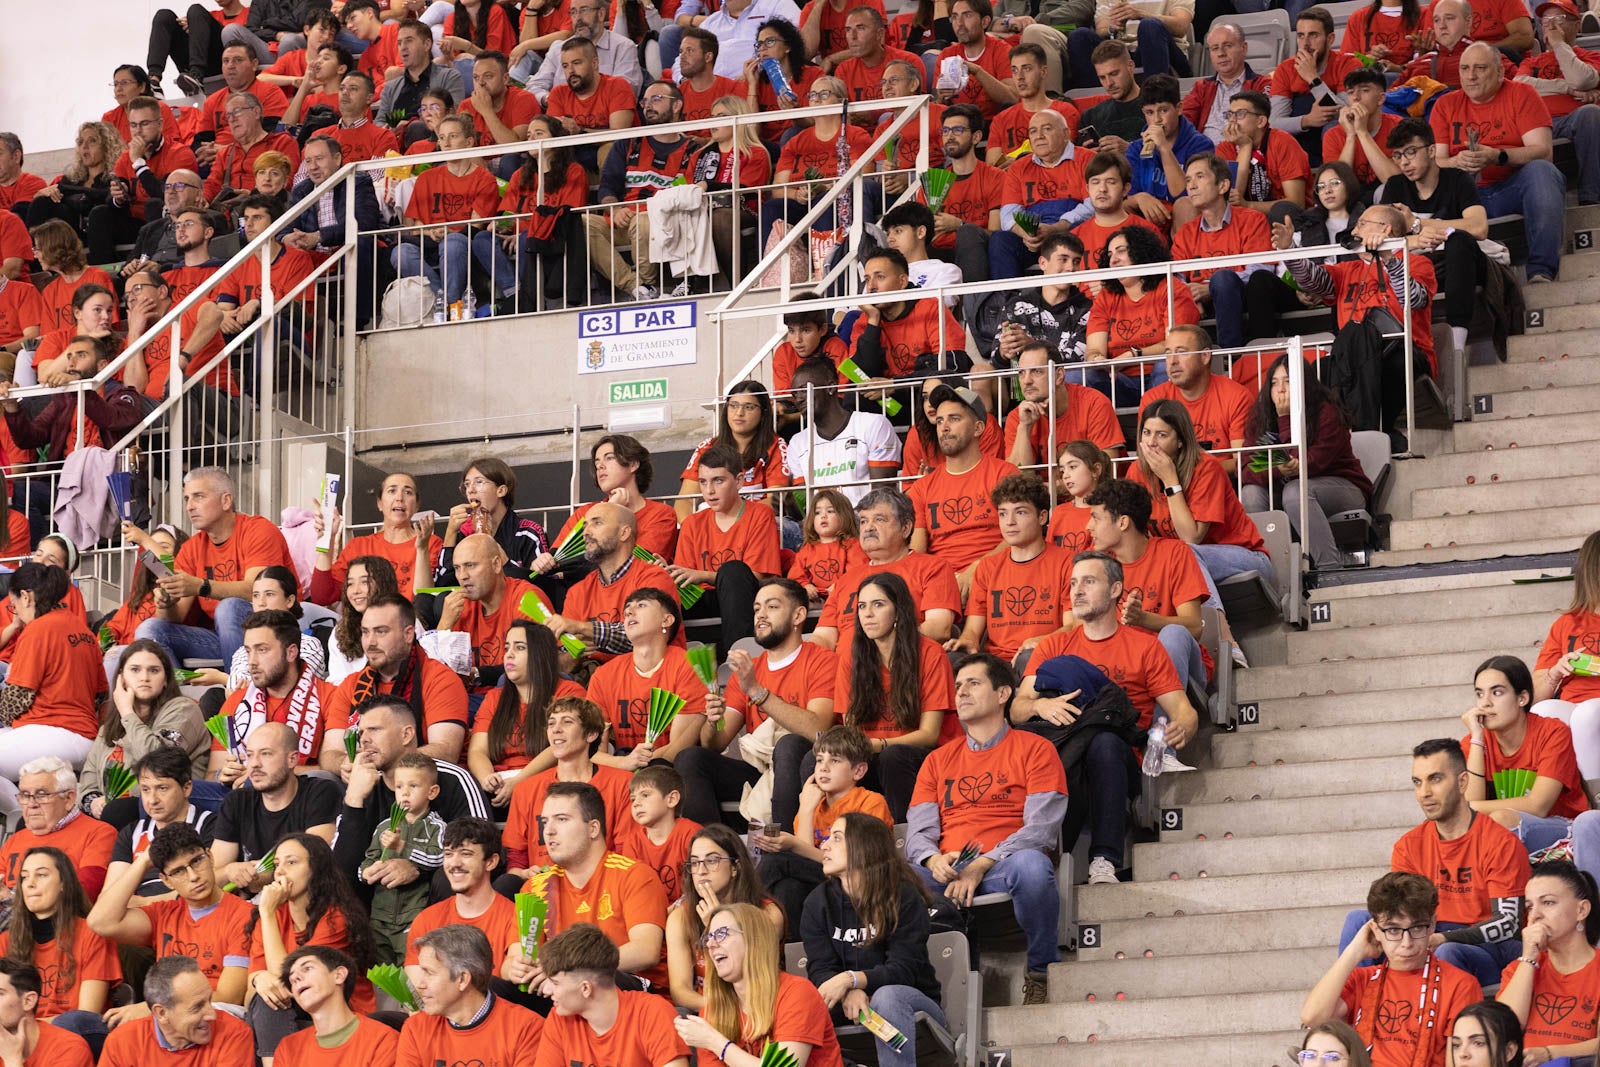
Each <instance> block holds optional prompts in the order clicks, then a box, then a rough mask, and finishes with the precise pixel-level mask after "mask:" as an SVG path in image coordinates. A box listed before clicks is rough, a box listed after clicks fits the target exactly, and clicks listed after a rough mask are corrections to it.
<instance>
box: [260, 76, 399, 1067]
mask: <svg viewBox="0 0 1600 1067" xmlns="http://www.w3.org/2000/svg"><path fill="white" fill-rule="evenodd" d="M291 54H292V53H291ZM356 1018H357V1022H356V1030H355V1033H353V1034H351V1035H350V1036H349V1037H348V1038H346V1039H345V1041H344V1043H343V1044H341V1045H336V1046H334V1047H333V1048H323V1047H322V1045H320V1044H319V1043H318V1042H317V1031H316V1028H315V1027H312V1026H308V1027H306V1028H305V1029H304V1030H297V1031H295V1032H294V1033H292V1034H290V1035H289V1036H288V1037H286V1038H284V1039H283V1040H282V1041H280V1042H278V1050H277V1051H276V1052H275V1053H273V1058H272V1062H273V1063H275V1064H277V1063H281V1064H283V1067H350V1065H351V1064H358V1063H360V1064H368V1063H370V1064H379V1063H386V1064H387V1063H394V1062H395V1057H396V1054H397V1053H398V1052H399V1048H400V1035H399V1034H397V1033H395V1032H394V1029H393V1028H392V1027H389V1026H386V1025H384V1024H383V1023H380V1022H378V1021H377V1020H376V1019H368V1018H366V1017H365V1016H357V1017H356Z"/></svg>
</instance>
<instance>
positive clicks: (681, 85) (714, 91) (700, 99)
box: [678, 74, 747, 132]
mask: <svg viewBox="0 0 1600 1067" xmlns="http://www.w3.org/2000/svg"><path fill="white" fill-rule="evenodd" d="M678 92H680V93H682V94H683V117H684V119H685V121H687V120H690V119H708V118H710V117H711V105H712V104H715V103H716V102H717V100H718V99H719V98H720V97H724V96H730V95H731V96H737V97H740V98H741V99H742V98H743V97H744V96H745V94H746V92H747V90H746V89H745V85H744V82H742V81H738V80H735V79H733V78H729V77H726V76H725V75H722V74H713V75H711V85H710V86H709V87H708V88H706V89H703V90H702V89H696V88H695V87H694V83H692V82H691V81H690V80H689V79H688V78H684V79H682V80H680V81H679V82H678ZM697 132H704V131H697Z"/></svg>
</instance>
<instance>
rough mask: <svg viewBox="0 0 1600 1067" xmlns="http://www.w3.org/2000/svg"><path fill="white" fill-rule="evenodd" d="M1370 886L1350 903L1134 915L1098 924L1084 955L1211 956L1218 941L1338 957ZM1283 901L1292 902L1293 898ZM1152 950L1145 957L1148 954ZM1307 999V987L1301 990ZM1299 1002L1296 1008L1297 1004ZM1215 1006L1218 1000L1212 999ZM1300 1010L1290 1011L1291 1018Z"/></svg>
mask: <svg viewBox="0 0 1600 1067" xmlns="http://www.w3.org/2000/svg"><path fill="white" fill-rule="evenodd" d="M1366 898H1367V894H1366V890H1365V889H1363V890H1362V891H1361V893H1360V894H1359V895H1357V896H1355V897H1352V898H1351V899H1350V900H1349V901H1348V902H1347V903H1344V904H1341V905H1334V906H1328V907H1320V908H1281V909H1277V910H1274V911H1236V912H1229V913H1227V914H1224V915H1186V916H1183V917H1181V918H1166V919H1134V920H1131V921H1127V922H1107V923H1100V924H1099V926H1100V929H1099V931H1098V934H1097V937H1098V939H1099V941H1100V943H1101V947H1100V948H1098V949H1087V950H1086V949H1085V948H1084V947H1083V941H1082V936H1081V935H1082V930H1081V927H1080V931H1079V933H1080V938H1079V942H1078V958H1079V959H1080V960H1091V959H1094V960H1105V959H1116V958H1117V954H1118V953H1119V952H1120V953H1121V954H1122V956H1123V958H1125V959H1131V958H1134V957H1143V958H1145V959H1163V958H1165V959H1174V958H1177V957H1180V956H1191V955H1209V954H1211V953H1213V952H1215V951H1216V949H1217V946H1219V945H1228V946H1229V947H1231V948H1232V949H1233V950H1234V951H1236V952H1264V951H1268V950H1274V949H1285V948H1316V947H1318V946H1325V947H1326V949H1327V953H1328V962H1329V963H1332V962H1333V958H1334V956H1335V952H1334V948H1335V946H1336V945H1337V943H1338V940H1339V930H1340V928H1341V927H1342V926H1343V924H1344V917H1345V916H1346V915H1348V914H1349V913H1350V910H1351V909H1352V908H1358V907H1361V906H1362V903H1363V902H1364V901H1365V900H1366ZM1283 903H1286V904H1288V903H1293V899H1292V898H1289V899H1286V900H1285V901H1283ZM1147 952H1148V953H1150V955H1149V956H1146V955H1145V953H1147ZM1299 996H1300V997H1301V998H1304V996H1305V991H1304V990H1301V991H1300V993H1299ZM1298 1006H1299V1004H1298V1001H1297V1002H1296V1007H1298ZM1213 1008H1215V1002H1213ZM1297 1018H1298V1015H1296V1016H1291V1017H1290V1021H1293V1020H1294V1019H1297Z"/></svg>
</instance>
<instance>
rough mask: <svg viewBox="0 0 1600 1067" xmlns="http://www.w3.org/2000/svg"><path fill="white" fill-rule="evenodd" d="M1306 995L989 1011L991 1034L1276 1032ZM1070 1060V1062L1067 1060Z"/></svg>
mask: <svg viewBox="0 0 1600 1067" xmlns="http://www.w3.org/2000/svg"><path fill="white" fill-rule="evenodd" d="M1304 1000H1305V993H1304V992H1294V991H1292V990H1291V991H1284V992H1276V993H1243V994H1240V995H1239V996H1237V997H1230V998H1229V1000H1228V1010H1227V1011H1218V1010H1217V1004H1216V1001H1215V1000H1214V999H1213V998H1211V997H1209V996H1190V997H1171V998H1167V999H1163V1000H1096V1001H1093V1002H1080V1003H1077V1004H1055V1005H1052V1006H1051V1008H1050V1010H1049V1011H1039V1010H1035V1009H1033V1008H1022V1007H1014V1008H990V1009H989V1010H988V1013H987V1014H988V1033H989V1034H990V1035H991V1040H993V1035H996V1034H1004V1035H1006V1037H1007V1038H1008V1039H1009V1040H1011V1041H1012V1042H1013V1043H1014V1045H1013V1047H1014V1046H1015V1044H1028V1045H1045V1044H1051V1043H1059V1042H1061V1041H1063V1040H1065V1041H1067V1042H1079V1041H1082V1042H1089V1041H1093V1042H1095V1043H1096V1044H1106V1043H1115V1042H1117V1041H1118V1040H1119V1039H1120V1040H1132V1039H1135V1038H1137V1039H1140V1040H1141V1041H1147V1040H1150V1039H1152V1038H1162V1037H1167V1038H1176V1037H1183V1038H1188V1037H1191V1036H1195V1035H1199V1034H1219V1035H1220V1034H1236V1033H1241V1032H1243V1033H1249V1032H1251V1031H1256V1032H1276V1031H1278V1030H1280V1029H1282V1027H1283V1026H1284V1024H1285V1022H1293V1021H1295V1020H1297V1019H1298V1018H1299V1015H1300V1005H1301V1003H1302V1002H1304ZM1062 1062H1067V1061H1062Z"/></svg>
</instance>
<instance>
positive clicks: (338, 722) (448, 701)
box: [191, 538, 467, 743]
mask: <svg viewBox="0 0 1600 1067" xmlns="http://www.w3.org/2000/svg"><path fill="white" fill-rule="evenodd" d="M191 540H193V539H192V538H191ZM421 669H422V678H421V679H420V681H419V684H420V685H421V686H422V716H423V719H424V720H425V721H424V722H423V724H422V741H423V743H426V739H427V734H428V731H429V730H430V729H432V728H433V727H435V726H440V725H443V724H446V723H454V724H455V725H457V726H460V727H462V728H465V727H466V725H467V687H466V686H465V685H463V684H462V682H461V676H460V675H459V674H457V673H456V672H455V671H452V670H451V669H450V668H449V667H446V666H445V665H444V664H443V663H440V662H439V661H438V660H436V659H434V658H432V657H431V656H429V655H428V654H427V653H426V652H424V653H423V654H422V668H421ZM361 674H362V672H361V671H355V672H354V673H352V674H351V675H350V676H349V677H347V678H346V679H345V680H344V681H342V682H340V683H339V688H337V689H335V690H334V691H333V697H332V698H331V699H330V700H329V701H328V711H327V720H328V726H327V728H328V729H330V730H348V729H350V722H351V720H352V719H353V718H354V714H353V712H354V708H355V694H356V683H357V682H358V681H360V680H361ZM393 691H394V682H379V683H378V688H377V692H379V693H390V692H393Z"/></svg>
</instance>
